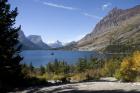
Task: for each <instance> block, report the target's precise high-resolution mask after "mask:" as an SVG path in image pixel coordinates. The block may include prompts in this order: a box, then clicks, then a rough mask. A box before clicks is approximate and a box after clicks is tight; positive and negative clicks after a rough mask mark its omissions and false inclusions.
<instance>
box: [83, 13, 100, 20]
mask: <svg viewBox="0 0 140 93" xmlns="http://www.w3.org/2000/svg"><path fill="white" fill-rule="evenodd" d="M83 15H84V16H87V17H91V18H94V19H101V17H99V16H96V15H92V14H89V13H83Z"/></svg>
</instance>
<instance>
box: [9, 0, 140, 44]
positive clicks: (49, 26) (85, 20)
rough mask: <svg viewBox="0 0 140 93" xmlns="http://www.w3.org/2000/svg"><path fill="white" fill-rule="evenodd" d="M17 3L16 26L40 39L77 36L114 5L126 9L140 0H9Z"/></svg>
mask: <svg viewBox="0 0 140 93" xmlns="http://www.w3.org/2000/svg"><path fill="white" fill-rule="evenodd" d="M9 3H10V4H11V7H12V9H14V8H15V7H18V12H19V15H18V17H17V19H16V26H19V25H21V27H22V30H23V31H24V33H25V35H26V36H29V35H40V36H41V37H42V39H43V41H44V42H46V43H52V42H55V41H57V40H59V41H61V42H63V43H67V42H71V41H77V40H80V39H81V38H82V37H84V36H85V35H86V34H88V33H90V32H91V31H92V30H93V29H94V27H95V25H96V24H97V23H98V22H99V21H100V20H101V19H102V18H103V17H104V16H106V15H107V14H108V12H109V11H110V10H111V9H112V8H114V7H117V8H121V9H127V8H131V7H134V6H135V5H139V4H140V0H9Z"/></svg>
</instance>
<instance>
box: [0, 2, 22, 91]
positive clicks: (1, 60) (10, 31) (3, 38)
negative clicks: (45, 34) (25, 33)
mask: <svg viewBox="0 0 140 93" xmlns="http://www.w3.org/2000/svg"><path fill="white" fill-rule="evenodd" d="M17 15H18V13H17V8H15V9H14V10H10V4H9V3H8V0H0V90H2V89H4V88H7V89H10V88H11V87H15V86H16V85H17V84H18V82H19V80H20V78H19V77H20V74H21V65H20V61H21V60H22V58H21V57H20V55H19V53H20V47H21V46H20V45H19V41H18V31H19V30H20V27H18V28H16V27H14V24H15V19H16V16H17Z"/></svg>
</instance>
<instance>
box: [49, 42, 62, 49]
mask: <svg viewBox="0 0 140 93" xmlns="http://www.w3.org/2000/svg"><path fill="white" fill-rule="evenodd" d="M49 46H50V47H51V48H60V47H63V44H62V42H60V41H59V40H57V41H56V42H54V43H50V44H49Z"/></svg>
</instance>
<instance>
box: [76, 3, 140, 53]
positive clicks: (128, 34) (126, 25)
mask: <svg viewBox="0 0 140 93" xmlns="http://www.w3.org/2000/svg"><path fill="white" fill-rule="evenodd" d="M139 45H140V5H137V6H135V7H133V8H130V9H126V10H123V9H118V8H113V9H112V10H111V11H110V12H109V13H108V15H107V16H105V17H104V18H103V19H102V20H101V21H100V22H99V23H98V24H97V25H96V26H95V28H94V29H93V31H92V32H91V33H90V34H87V35H86V36H85V37H84V38H82V39H81V40H80V41H78V42H77V44H76V46H75V47H77V48H78V50H86V51H93V50H97V51H105V50H106V49H108V50H113V49H114V50H115V49H116V50H117V51H118V50H119V49H121V50H125V49H128V50H129V49H132V47H135V49H138V48H140V46H139Z"/></svg>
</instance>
